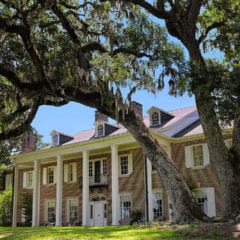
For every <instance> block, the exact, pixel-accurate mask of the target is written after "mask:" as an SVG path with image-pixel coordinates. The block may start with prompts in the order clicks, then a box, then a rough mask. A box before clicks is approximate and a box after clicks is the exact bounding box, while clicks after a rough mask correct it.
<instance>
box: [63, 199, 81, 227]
mask: <svg viewBox="0 0 240 240" xmlns="http://www.w3.org/2000/svg"><path fill="white" fill-rule="evenodd" d="M66 201H67V204H66V207H67V209H66V213H67V214H66V221H67V222H68V223H70V224H74V223H76V222H78V221H79V202H78V198H77V197H69V198H67V199H66ZM72 203H74V204H73V205H72V206H73V207H76V209H75V210H74V212H76V213H77V218H76V219H74V220H71V216H70V215H71V209H70V208H71V204H72Z"/></svg>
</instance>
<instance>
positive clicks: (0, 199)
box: [0, 185, 12, 226]
mask: <svg viewBox="0 0 240 240" xmlns="http://www.w3.org/2000/svg"><path fill="white" fill-rule="evenodd" d="M11 222H12V186H11V185H10V186H9V187H8V189H6V190H5V191H3V192H0V225H1V226H9V225H11Z"/></svg>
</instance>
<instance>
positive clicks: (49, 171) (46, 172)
mask: <svg viewBox="0 0 240 240" xmlns="http://www.w3.org/2000/svg"><path fill="white" fill-rule="evenodd" d="M56 180H57V171H56V166H51V167H44V168H43V185H46V184H54V183H56Z"/></svg>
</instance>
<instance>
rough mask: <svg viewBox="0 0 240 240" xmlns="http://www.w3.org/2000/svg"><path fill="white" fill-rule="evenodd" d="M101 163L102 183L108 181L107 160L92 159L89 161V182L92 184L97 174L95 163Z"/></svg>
mask: <svg viewBox="0 0 240 240" xmlns="http://www.w3.org/2000/svg"><path fill="white" fill-rule="evenodd" d="M97 161H100V178H101V182H105V181H106V180H107V175H108V161H107V158H98V159H92V160H90V161H89V178H90V179H89V180H90V183H91V181H94V173H95V164H94V163H95V162H97ZM104 162H105V164H106V165H105V167H106V169H104Z"/></svg>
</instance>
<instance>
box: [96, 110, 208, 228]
mask: <svg viewBox="0 0 240 240" xmlns="http://www.w3.org/2000/svg"><path fill="white" fill-rule="evenodd" d="M99 110H100V111H102V112H103V113H105V114H106V115H108V116H109V115H110V116H111V115H112V113H109V111H107V110H106V108H105V109H99ZM119 122H120V123H121V124H122V125H123V126H124V127H125V128H126V129H128V131H129V132H130V133H131V134H132V136H133V137H134V138H135V139H136V141H137V142H138V143H139V144H140V146H141V147H142V149H143V152H144V153H145V154H146V156H147V157H148V159H149V160H150V161H151V162H152V164H153V166H154V167H155V168H156V169H157V171H158V173H159V176H160V177H161V180H162V182H163V185H164V187H165V189H166V191H167V194H168V197H169V200H170V201H171V204H172V210H173V220H172V221H173V222H174V223H178V224H183V223H189V222H192V221H194V220H195V219H199V220H207V217H206V215H205V214H204V213H203V212H202V211H201V210H200V208H199V206H198V205H197V204H196V202H195V201H194V198H193V195H192V193H191V191H190V189H189V187H188V186H187V184H186V182H185V181H184V179H183V176H182V175H181V174H180V173H179V171H178V170H177V169H176V167H175V164H174V162H173V161H172V160H171V159H170V158H169V156H168V155H167V153H166V152H165V150H164V149H163V148H162V147H161V145H160V144H159V143H158V142H157V141H156V140H155V139H154V138H153V136H152V134H151V133H150V131H149V129H148V128H147V127H146V126H145V125H144V123H143V121H142V119H140V118H138V117H136V115H135V114H134V113H133V112H132V111H128V114H126V115H125V117H124V118H121V117H120V119H119Z"/></svg>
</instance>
